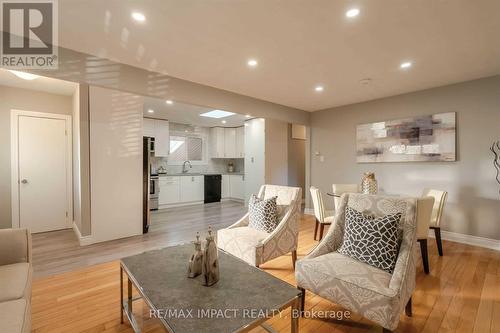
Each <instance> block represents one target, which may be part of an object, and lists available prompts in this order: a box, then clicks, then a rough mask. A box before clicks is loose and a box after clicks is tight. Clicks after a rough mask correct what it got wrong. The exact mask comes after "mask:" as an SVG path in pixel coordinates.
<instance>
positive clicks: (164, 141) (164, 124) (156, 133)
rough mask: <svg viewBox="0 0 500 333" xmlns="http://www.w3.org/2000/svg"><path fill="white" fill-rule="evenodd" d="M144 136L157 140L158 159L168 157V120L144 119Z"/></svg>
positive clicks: (156, 154)
mask: <svg viewBox="0 0 500 333" xmlns="http://www.w3.org/2000/svg"><path fill="white" fill-rule="evenodd" d="M142 135H143V136H149V137H152V138H155V156H156V157H168V154H169V152H170V130H169V124H168V120H162V119H152V118H143V125H142Z"/></svg>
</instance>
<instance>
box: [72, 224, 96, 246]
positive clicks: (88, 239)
mask: <svg viewBox="0 0 500 333" xmlns="http://www.w3.org/2000/svg"><path fill="white" fill-rule="evenodd" d="M73 231H74V232H75V235H76V237H77V238H78V242H79V243H80V246H85V245H90V244H94V241H93V240H92V235H88V236H82V234H81V233H80V229H78V226H77V225H76V223H75V222H74V221H73Z"/></svg>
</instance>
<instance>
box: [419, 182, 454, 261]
mask: <svg viewBox="0 0 500 333" xmlns="http://www.w3.org/2000/svg"><path fill="white" fill-rule="evenodd" d="M422 196H424V197H434V200H435V201H434V206H433V207H432V214H431V221H430V225H429V226H430V228H431V229H432V230H434V235H435V237H436V244H437V248H438V253H439V256H440V257H442V256H443V245H442V242H441V217H442V216H443V209H444V204H445V202H446V198H447V197H448V192H446V191H440V190H433V189H424V193H423V194H422Z"/></svg>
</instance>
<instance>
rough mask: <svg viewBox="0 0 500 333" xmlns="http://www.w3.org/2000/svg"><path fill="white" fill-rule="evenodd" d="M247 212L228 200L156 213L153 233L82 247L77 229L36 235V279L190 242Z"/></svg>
mask: <svg viewBox="0 0 500 333" xmlns="http://www.w3.org/2000/svg"><path fill="white" fill-rule="evenodd" d="M245 213H246V208H245V207H244V205H243V204H242V203H239V202H235V201H224V202H220V203H211V204H206V205H192V206H184V207H176V208H169V209H165V210H159V211H156V212H153V213H152V215H151V220H152V221H151V226H150V230H149V233H147V234H145V235H140V236H135V237H129V238H125V239H119V240H116V241H110V242H105V243H99V244H92V245H89V246H84V247H81V246H80V245H79V243H78V239H77V238H76V236H75V233H74V232H73V230H62V231H53V232H47V233H41V234H34V235H33V271H34V276H35V277H43V276H48V275H53V274H58V273H63V272H68V271H71V270H74V269H76V268H79V267H84V266H89V265H95V264H100V263H103V262H109V261H112V260H117V259H120V258H123V257H126V256H130V255H133V254H137V253H141V252H144V251H148V250H152V249H155V248H161V247H165V246H171V245H175V244H180V243H185V242H190V241H192V240H193V239H194V237H195V235H196V232H197V231H199V232H200V233H201V234H203V233H205V231H206V230H207V229H208V226H209V225H210V226H211V227H212V228H213V229H214V230H218V229H220V228H225V227H227V226H229V225H231V224H233V223H234V222H236V221H237V220H238V219H240V218H241V217H242V216H243V215H245Z"/></svg>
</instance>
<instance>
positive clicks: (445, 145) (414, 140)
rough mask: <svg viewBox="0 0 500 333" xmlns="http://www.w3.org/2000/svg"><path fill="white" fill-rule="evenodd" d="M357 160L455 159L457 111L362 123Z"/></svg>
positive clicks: (359, 132)
mask: <svg viewBox="0 0 500 333" xmlns="http://www.w3.org/2000/svg"><path fill="white" fill-rule="evenodd" d="M356 156H357V162H358V163H376V162H452V161H456V158H457V156H456V112H447V113H436V114H432V115H427V116H416V117H412V118H406V119H399V120H389V121H381V122H376V123H369V124H361V125H358V126H357V127H356Z"/></svg>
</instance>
